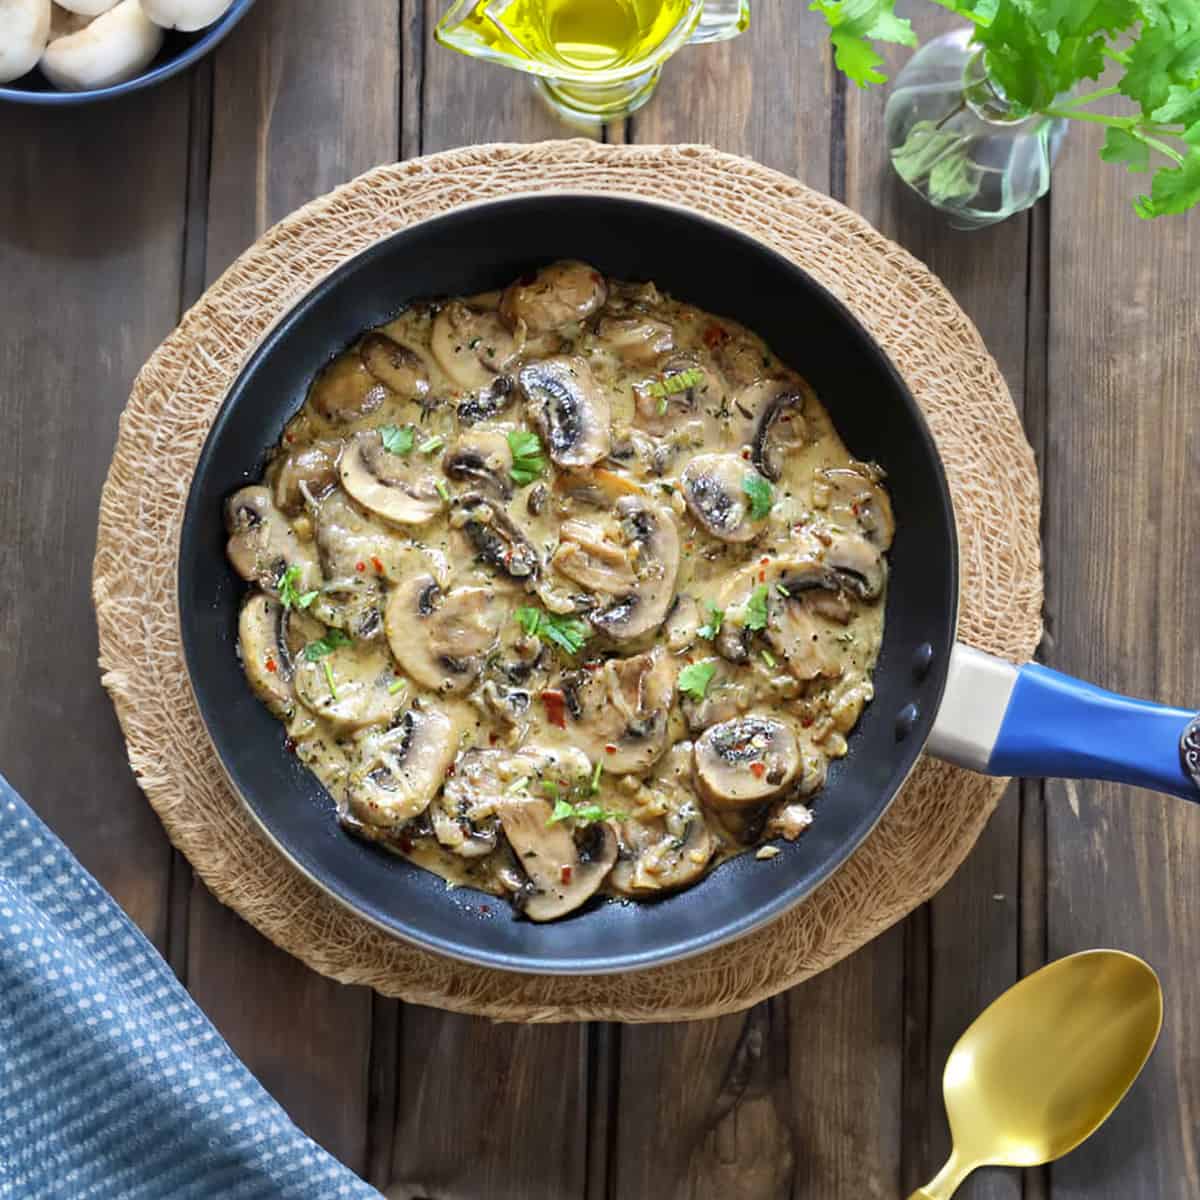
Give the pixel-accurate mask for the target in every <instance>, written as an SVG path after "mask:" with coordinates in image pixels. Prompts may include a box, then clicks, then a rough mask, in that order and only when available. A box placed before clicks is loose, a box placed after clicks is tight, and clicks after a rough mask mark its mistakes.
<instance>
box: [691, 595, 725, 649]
mask: <svg viewBox="0 0 1200 1200" xmlns="http://www.w3.org/2000/svg"><path fill="white" fill-rule="evenodd" d="M704 603H705V604H706V605H707V607H708V621H707V622H706V623H705V624H703V625H701V626H700V628H699V629H697V630H696V632H697V633H698V634H699V635H700V636H701V637H702V638H707V639H708V640H709V641H710V642H711V641H712V640H713V638H715V637H716V636H717V634H718V633H720V632H721V622H722V621H724V620H725V610H724V609H723V608H718V607H717V606H716V605H715V604H714V603H713V602H712V601H711V600H706V601H705V602H704Z"/></svg>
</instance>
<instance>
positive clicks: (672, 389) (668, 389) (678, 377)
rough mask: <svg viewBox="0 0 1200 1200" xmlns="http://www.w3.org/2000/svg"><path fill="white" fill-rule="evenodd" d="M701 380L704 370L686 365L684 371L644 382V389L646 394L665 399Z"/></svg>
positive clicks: (693, 385)
mask: <svg viewBox="0 0 1200 1200" xmlns="http://www.w3.org/2000/svg"><path fill="white" fill-rule="evenodd" d="M703 382H704V372H703V371H702V370H701V369H700V368H699V367H688V369H687V370H686V371H676V372H675V373H674V374H671V375H667V376H666V377H665V378H663V379H656V380H654V382H653V383H648V384H646V387H645V391H646V394H647V395H648V396H661V397H663V398H664V399H665V398H666V397H667V396H676V395H678V394H679V393H680V392H686V391H687V390H688V389H689V388H694V387H695V386H696V385H697V384H698V383H703ZM663 411H664V412H665V411H666V410H665V409H664V410H663Z"/></svg>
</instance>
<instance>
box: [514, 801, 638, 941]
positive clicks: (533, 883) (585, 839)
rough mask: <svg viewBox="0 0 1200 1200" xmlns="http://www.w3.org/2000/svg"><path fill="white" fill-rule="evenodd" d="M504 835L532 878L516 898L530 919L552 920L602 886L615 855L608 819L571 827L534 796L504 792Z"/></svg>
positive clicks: (570, 910) (589, 896)
mask: <svg viewBox="0 0 1200 1200" xmlns="http://www.w3.org/2000/svg"><path fill="white" fill-rule="evenodd" d="M497 811H498V813H499V815H500V824H501V825H502V826H503V828H504V836H505V837H506V838H507V839H508V844H509V845H510V846H511V847H512V850H513V853H514V854H515V855H516V856H517V859H518V861H519V862H520V864H521V867H522V869H523V870H524V872H525V874H526V876H527V878H528V884H527V885H526V887H525V888H524V889H522V891H520V892H518V893H517V895H516V896H515V897H514V899H513V903H514V904H515V905H516V906H517V907H518V908H520V910H521V911H522V912H523V913H524V914H525V915H526V916H527V917H528V918H529V919H530V920H531V921H554V920H556V919H557V918H559V917H563V916H566V914H567V913H569V912H573V911H574V910H575V909H577V908H579V906H580V905H582V904H584V903H586V902H587V901H588V900H590V899H591V898H592V896H594V895H595V894H596V892H597V891H598V890H599V888H600V885H601V884H602V883H603V882H604V880H605V878H606V877H607V875H608V873H609V872H610V871H611V870H612V868H613V864H614V863H615V862H616V861H617V839H616V835H615V834H614V833H613V830H612V827H611V826H610V825H609V824H608V823H607V822H597V823H595V824H590V825H585V826H582V827H580V828H578V829H574V830H573V829H572V828H571V827H570V823H569V822H566V821H557V822H554V823H551V820H550V818H551V816H552V815H553V812H554V810H553V809H552V808H551V807H550V804H549V802H548V801H546V800H543V799H541V798H540V797H534V796H505V797H504V798H503V799H502V800H501V802H500V804H499V805H498V806H497Z"/></svg>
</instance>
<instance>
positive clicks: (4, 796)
mask: <svg viewBox="0 0 1200 1200" xmlns="http://www.w3.org/2000/svg"><path fill="white" fill-rule="evenodd" d="M214 1196H220V1197H221V1198H222V1200H258V1198H259V1197H261V1198H263V1200H266V1198H267V1197H270V1198H271V1200H285V1198H287V1200H290V1198H293V1197H294V1198H296V1200H300V1198H301V1197H304V1198H308V1200H311V1198H312V1197H322V1198H324V1197H330V1198H333V1197H346V1198H348V1200H360V1198H363V1197H372V1198H374V1200H379V1193H378V1192H376V1191H375V1189H374V1188H371V1187H368V1186H367V1185H366V1184H365V1183H363V1182H362V1181H361V1180H359V1179H358V1178H357V1177H356V1176H355V1175H353V1174H352V1173H351V1172H350V1171H348V1170H347V1169H346V1168H345V1167H343V1166H342V1165H341V1164H340V1163H338V1162H336V1161H335V1160H334V1159H333V1158H331V1157H330V1156H329V1155H328V1154H326V1153H325V1151H324V1150H322V1149H321V1148H320V1147H319V1146H317V1145H316V1143H315V1142H312V1141H310V1140H309V1139H308V1138H307V1137H305V1136H304V1134H302V1133H301V1132H300V1130H299V1129H297V1128H296V1127H295V1126H294V1125H293V1124H292V1123H291V1121H289V1120H288V1118H287V1117H286V1116H285V1114H284V1112H283V1110H282V1109H281V1108H280V1107H279V1106H278V1105H277V1104H276V1103H275V1102H274V1100H272V1099H271V1097H270V1096H269V1095H267V1093H266V1092H265V1091H264V1090H263V1089H262V1087H261V1086H259V1084H258V1083H257V1082H256V1081H255V1079H254V1077H253V1076H252V1075H251V1074H250V1072H249V1071H247V1070H246V1068H245V1067H244V1066H242V1064H241V1063H240V1062H239V1061H238V1060H237V1059H236V1058H235V1057H234V1055H233V1052H232V1051H231V1050H230V1049H229V1047H228V1046H227V1045H226V1044H225V1042H224V1041H222V1039H221V1037H220V1035H219V1034H218V1033H217V1031H216V1030H215V1029H214V1028H213V1027H212V1026H211V1025H210V1024H209V1022H208V1020H207V1018H206V1017H205V1016H204V1014H203V1013H202V1012H201V1011H200V1010H199V1008H197V1007H196V1005H195V1004H194V1003H193V1002H192V999H191V997H190V996H189V995H188V994H187V992H186V991H185V990H184V989H183V987H181V986H180V984H179V982H178V980H177V979H176V978H175V976H174V974H173V973H172V971H171V969H170V968H169V967H168V966H167V964H166V963H165V962H164V961H163V960H162V959H161V958H160V957H159V955H158V953H157V952H156V951H155V950H154V948H153V947H152V946H151V945H150V943H149V942H147V941H146V939H145V938H144V937H143V936H142V934H141V933H140V932H139V930H138V929H137V927H136V926H134V924H133V923H132V922H131V921H130V920H129V919H128V918H127V917H126V916H125V914H124V913H123V912H121V910H120V909H119V908H118V907H117V905H116V904H115V903H114V902H113V900H112V899H111V898H110V897H109V896H108V895H107V893H106V892H105V891H104V890H103V889H102V888H101V887H100V886H99V885H98V884H97V883H96V881H95V880H94V879H92V877H91V876H90V875H89V874H88V873H87V872H86V871H85V870H84V869H83V867H81V866H80V865H79V863H78V862H76V860H75V859H74V858H73V857H72V856H71V854H70V852H69V851H68V850H67V849H66V847H65V846H64V845H63V844H62V843H61V842H60V841H59V840H58V839H57V838H56V837H55V836H54V835H53V834H52V833H51V832H50V831H49V830H48V829H47V828H46V826H45V825H43V824H42V823H41V821H39V820H38V818H37V817H36V816H35V815H34V813H33V812H32V810H31V809H30V808H29V807H28V806H27V805H26V804H25V802H24V801H23V800H21V798H20V797H19V796H18V795H17V794H16V793H15V792H14V791H13V790H12V789H11V788H10V787H9V786H8V784H7V783H5V782H4V780H3V778H0V1197H3V1198H4V1200H9V1198H18V1197H19V1198H20V1200H26V1198H28V1200H192V1198H195V1200H201V1198H204V1200H209V1198H211V1197H214Z"/></svg>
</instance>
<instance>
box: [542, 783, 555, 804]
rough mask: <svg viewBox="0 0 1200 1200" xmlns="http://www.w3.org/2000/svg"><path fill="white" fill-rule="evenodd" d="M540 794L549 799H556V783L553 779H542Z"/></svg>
mask: <svg viewBox="0 0 1200 1200" xmlns="http://www.w3.org/2000/svg"><path fill="white" fill-rule="evenodd" d="M542 795H543V796H546V797H547V798H548V799H550V800H557V799H558V784H557V783H555V782H554V780H553V779H543V780H542Z"/></svg>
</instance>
